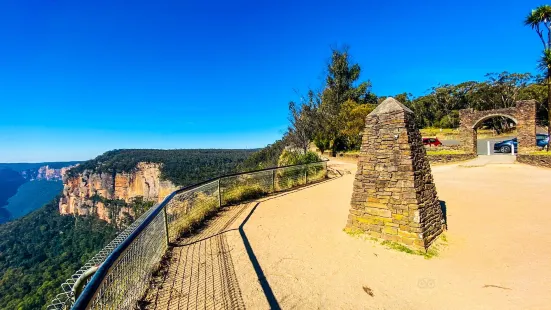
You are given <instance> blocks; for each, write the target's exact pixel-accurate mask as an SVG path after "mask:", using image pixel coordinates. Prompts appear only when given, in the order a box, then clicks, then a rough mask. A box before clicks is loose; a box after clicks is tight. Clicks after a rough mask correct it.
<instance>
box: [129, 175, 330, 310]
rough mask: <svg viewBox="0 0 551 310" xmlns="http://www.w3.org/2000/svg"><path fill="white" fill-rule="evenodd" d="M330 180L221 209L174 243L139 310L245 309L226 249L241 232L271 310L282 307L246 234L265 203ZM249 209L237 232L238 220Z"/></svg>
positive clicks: (228, 251) (230, 258)
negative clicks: (230, 235)
mask: <svg viewBox="0 0 551 310" xmlns="http://www.w3.org/2000/svg"><path fill="white" fill-rule="evenodd" d="M331 180H332V179H328V180H325V181H321V182H318V183H313V184H309V185H307V186H303V187H300V188H296V189H293V190H290V191H286V192H281V193H278V194H275V195H272V196H268V197H265V198H262V199H259V200H256V201H252V202H246V203H243V204H240V205H234V206H227V207H223V208H221V209H220V210H219V212H217V213H216V214H214V215H213V216H211V217H210V218H208V219H207V220H206V221H205V223H204V224H203V225H201V226H200V227H199V228H198V229H197V230H196V231H194V232H193V234H190V235H188V236H184V237H182V238H180V239H179V240H178V241H176V242H174V243H172V244H171V247H170V249H169V251H168V254H167V256H166V257H165V261H164V262H162V263H161V265H162V267H161V270H160V271H158V272H156V275H154V277H153V280H152V281H151V287H150V288H149V290H148V292H147V293H146V297H145V298H144V299H143V300H142V301H140V302H139V304H138V307H139V309H156V310H157V309H158V310H164V309H190V308H203V309H245V303H244V301H243V297H242V294H241V289H240V287H239V283H238V280H237V276H236V272H235V268H234V265H233V261H232V255H231V249H230V247H229V246H228V241H227V233H228V232H231V231H236V230H238V231H239V234H240V236H241V238H242V240H243V244H244V246H245V249H246V251H247V254H248V257H249V260H250V261H251V264H252V266H253V268H254V270H255V272H256V275H257V278H258V281H259V283H260V286H261V287H262V290H263V292H264V295H265V296H266V301H267V302H268V304H269V306H270V309H280V306H279V303H278V301H277V298H276V297H275V295H274V293H273V291H272V289H271V287H270V284H269V283H268V280H267V279H266V276H265V275H264V272H263V270H262V267H261V265H260V263H259V262H258V260H257V258H256V255H255V253H254V251H253V248H252V246H251V244H250V242H249V239H248V238H247V235H246V233H245V230H244V226H245V224H246V223H247V222H248V221H249V219H250V218H251V216H252V215H253V213H254V211H255V210H256V208H257V207H258V206H259V205H260V204H261V203H262V202H263V201H267V200H270V199H275V198H278V197H281V196H285V195H288V194H291V193H293V192H296V191H300V190H304V189H306V188H309V187H311V186H315V185H317V184H320V183H324V182H329V181H331ZM248 209H249V210H250V211H249V213H248V214H247V215H246V217H245V218H244V219H243V221H242V222H241V223H240V224H239V227H238V228H231V227H235V225H234V224H236V221H237V219H238V218H240V217H242V215H243V214H244V213H245V212H246V210H248Z"/></svg>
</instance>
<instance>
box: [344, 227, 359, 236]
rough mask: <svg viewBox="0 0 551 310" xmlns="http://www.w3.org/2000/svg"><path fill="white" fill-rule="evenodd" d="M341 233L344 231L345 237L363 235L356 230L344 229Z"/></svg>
mask: <svg viewBox="0 0 551 310" xmlns="http://www.w3.org/2000/svg"><path fill="white" fill-rule="evenodd" d="M342 231H344V232H345V233H346V234H347V235H349V236H352V237H360V236H362V235H364V232H363V231H362V230H360V229H358V228H348V227H347V228H344V229H343V230H342Z"/></svg>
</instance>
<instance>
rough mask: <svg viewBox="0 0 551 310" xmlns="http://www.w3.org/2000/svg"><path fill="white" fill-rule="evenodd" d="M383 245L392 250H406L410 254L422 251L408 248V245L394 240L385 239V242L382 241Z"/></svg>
mask: <svg viewBox="0 0 551 310" xmlns="http://www.w3.org/2000/svg"><path fill="white" fill-rule="evenodd" d="M381 245H384V246H385V247H387V248H389V249H392V250H396V251H398V252H404V253H408V254H419V253H420V251H414V250H412V249H410V248H408V247H407V246H405V245H403V244H401V243H398V242H394V241H389V240H384V241H383V242H381Z"/></svg>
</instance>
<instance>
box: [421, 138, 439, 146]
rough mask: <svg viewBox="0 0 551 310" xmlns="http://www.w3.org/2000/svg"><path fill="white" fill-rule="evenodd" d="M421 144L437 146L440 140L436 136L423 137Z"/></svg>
mask: <svg viewBox="0 0 551 310" xmlns="http://www.w3.org/2000/svg"><path fill="white" fill-rule="evenodd" d="M423 144H424V145H428V146H439V145H442V142H440V140H438V138H423Z"/></svg>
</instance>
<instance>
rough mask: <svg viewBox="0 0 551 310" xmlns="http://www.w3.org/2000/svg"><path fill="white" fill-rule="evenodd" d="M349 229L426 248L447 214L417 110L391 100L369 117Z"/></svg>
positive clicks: (413, 246) (354, 191) (437, 233)
mask: <svg viewBox="0 0 551 310" xmlns="http://www.w3.org/2000/svg"><path fill="white" fill-rule="evenodd" d="M346 227H347V228H348V229H355V230H358V229H359V230H361V231H363V232H366V233H368V234H370V235H371V236H374V237H377V238H381V239H385V240H390V241H395V242H398V243H402V244H404V245H407V246H409V247H412V248H415V249H424V250H426V249H427V248H428V247H429V246H430V244H431V243H432V242H433V241H434V240H435V239H436V237H438V235H440V234H441V233H442V230H443V214H442V209H441V207H440V201H439V200H438V197H437V195H436V188H435V186H434V182H433V178H432V173H431V169H430V165H429V162H428V160H427V158H426V151H425V147H424V145H423V141H422V138H421V134H420V132H419V129H418V128H417V127H416V125H415V121H414V114H413V112H412V111H411V110H410V109H408V108H407V107H406V106H404V105H403V104H402V103H400V102H398V101H397V100H396V99H394V98H392V97H389V98H387V99H386V100H385V101H383V102H382V103H381V104H379V105H378V106H377V108H376V109H375V110H374V111H373V112H371V113H370V114H369V115H368V116H367V118H366V127H365V130H364V132H363V137H362V145H361V149H360V156H359V158H358V171H357V173H356V179H355V181H354V190H353V194H352V202H351V208H350V214H349V216H348V223H347V225H346Z"/></svg>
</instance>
